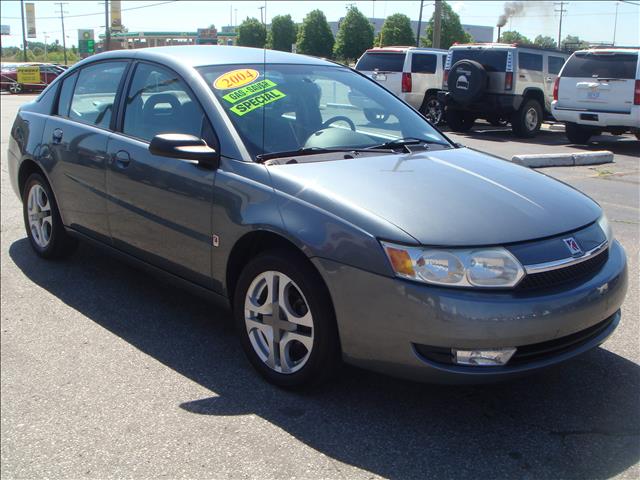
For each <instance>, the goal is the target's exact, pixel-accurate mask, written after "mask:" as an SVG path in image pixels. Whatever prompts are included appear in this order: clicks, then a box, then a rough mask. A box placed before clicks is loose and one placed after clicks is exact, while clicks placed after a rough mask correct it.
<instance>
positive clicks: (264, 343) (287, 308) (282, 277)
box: [233, 250, 340, 388]
mask: <svg viewBox="0 0 640 480" xmlns="http://www.w3.org/2000/svg"><path fill="white" fill-rule="evenodd" d="M274 277H277V278H278V282H277V283H278V301H277V302H275V303H277V306H275V303H270V302H269V297H270V296H271V292H272V291H274V290H272V286H271V282H273V278H274ZM282 298H286V299H287V300H286V303H283V302H281V301H280V300H281V299H282ZM252 308H255V310H252ZM274 308H276V309H277V310H278V312H279V314H280V315H279V319H278V324H277V327H278V328H277V329H275V330H274V328H273V327H274V324H273V316H272V315H271V313H273V309H274ZM260 310H262V311H260ZM233 315H234V321H235V324H236V327H237V329H238V333H239V335H240V341H241V344H242V348H243V350H244V352H245V354H246V355H247V358H248V359H249V362H250V363H251V364H252V365H253V367H254V368H255V369H256V370H257V371H258V372H259V373H260V374H261V375H262V376H263V377H264V378H265V379H267V380H268V381H269V382H271V383H273V384H274V385H277V386H279V387H284V388H303V387H308V386H312V385H317V384H319V383H322V382H324V381H326V380H327V379H328V378H330V377H331V376H332V375H333V374H334V373H335V372H336V371H337V368H338V366H339V364H340V343H339V340H338V330H337V326H336V320H335V314H334V311H333V307H332V303H331V298H330V296H329V292H328V291H327V288H326V286H325V285H324V283H323V281H322V278H321V277H320V275H319V274H318V272H317V271H316V270H315V269H314V268H313V266H312V265H311V264H310V263H309V262H308V260H307V259H306V258H305V257H304V256H303V255H302V254H296V253H295V252H291V251H288V250H272V251H268V252H265V253H262V254H260V255H258V256H257V257H255V258H254V259H252V260H251V261H250V262H249V263H248V264H247V265H246V266H245V268H244V269H243V270H242V273H241V274H240V278H239V279H238V283H237V286H236V289H235V293H234V297H233ZM285 319H286V320H285ZM291 320H294V321H291ZM276 331H277V332H278V333H277V335H276V334H275V332H276ZM267 338H270V339H271V340H267ZM275 338H278V339H279V340H280V341H278V346H277V347H276V348H273V346H274V339H275ZM282 341H284V342H285V343H284V345H281V342H282ZM275 351H277V352H278V353H277V354H276V353H273V352H275ZM281 351H283V352H285V355H284V356H281V354H280V352H281Z"/></svg>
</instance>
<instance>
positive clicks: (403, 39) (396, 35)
mask: <svg viewBox="0 0 640 480" xmlns="http://www.w3.org/2000/svg"><path fill="white" fill-rule="evenodd" d="M415 44H416V37H415V36H414V35H413V30H412V29H411V20H410V19H409V17H407V16H406V15H404V14H402V13H394V14H393V15H389V16H388V17H387V19H386V20H385V21H384V23H383V24H382V30H380V37H379V39H378V43H377V44H376V45H378V46H381V47H386V46H388V45H406V46H411V45H415Z"/></svg>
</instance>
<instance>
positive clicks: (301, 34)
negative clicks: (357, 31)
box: [297, 10, 333, 58]
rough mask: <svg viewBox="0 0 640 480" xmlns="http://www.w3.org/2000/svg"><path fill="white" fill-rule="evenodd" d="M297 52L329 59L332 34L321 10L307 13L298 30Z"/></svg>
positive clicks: (331, 49) (331, 48)
mask: <svg viewBox="0 0 640 480" xmlns="http://www.w3.org/2000/svg"><path fill="white" fill-rule="evenodd" d="M297 50H298V52H300V53H304V54H305V55H313V56H316V57H328V58H330V57H331V53H332V52H333V34H332V33H331V27H329V24H328V23H327V17H325V16H324V13H322V11H321V10H313V11H312V12H309V13H308V14H307V16H306V17H304V20H303V21H302V26H301V27H300V29H299V30H298V41H297Z"/></svg>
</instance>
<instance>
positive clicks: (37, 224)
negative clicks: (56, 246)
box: [27, 183, 53, 249]
mask: <svg viewBox="0 0 640 480" xmlns="http://www.w3.org/2000/svg"><path fill="white" fill-rule="evenodd" d="M27 214H28V216H29V228H30V230H31V236H32V237H33V241H34V242H35V243H36V245H38V247H40V248H43V249H44V248H47V246H48V245H49V242H50V241H51V232H52V230H53V217H52V215H51V203H50V202H49V197H48V196H47V192H46V191H45V189H44V188H43V187H42V185H40V184H38V183H36V184H34V185H33V186H32V187H31V189H30V190H29V195H28V196H27Z"/></svg>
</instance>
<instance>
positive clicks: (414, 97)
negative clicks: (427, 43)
mask: <svg viewBox="0 0 640 480" xmlns="http://www.w3.org/2000/svg"><path fill="white" fill-rule="evenodd" d="M446 58H447V51H446V50H439V49H435V48H418V47H383V48H371V49H369V50H367V51H366V52H364V54H363V55H362V56H361V57H360V58H359V59H358V63H356V70H358V71H360V72H362V73H363V74H365V75H368V76H370V77H371V78H373V79H374V80H375V81H376V82H378V83H380V85H383V86H384V87H385V88H386V89H387V90H390V91H391V92H392V93H394V94H395V95H397V96H398V97H400V98H401V99H402V100H404V101H405V102H407V103H408V104H409V105H411V106H412V107H413V108H415V109H416V110H418V111H420V113H422V114H423V115H424V116H426V117H427V118H428V119H429V121H430V122H431V123H433V124H434V125H437V124H438V123H440V122H441V121H442V117H443V115H442V114H443V108H442V104H441V103H440V101H439V100H438V91H439V90H440V88H441V87H442V75H443V72H444V63H445V61H446ZM365 113H366V114H367V119H368V120H369V121H371V122H375V121H380V120H386V118H385V114H384V113H383V112H368V113H367V112H365Z"/></svg>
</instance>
